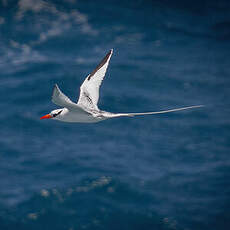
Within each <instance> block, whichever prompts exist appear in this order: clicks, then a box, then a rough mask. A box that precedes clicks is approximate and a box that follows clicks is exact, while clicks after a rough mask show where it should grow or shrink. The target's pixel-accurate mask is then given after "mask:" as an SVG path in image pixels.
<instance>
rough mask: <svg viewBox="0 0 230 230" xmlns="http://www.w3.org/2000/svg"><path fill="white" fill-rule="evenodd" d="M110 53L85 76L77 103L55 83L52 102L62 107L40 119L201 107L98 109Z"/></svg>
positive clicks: (85, 119)
mask: <svg viewBox="0 0 230 230" xmlns="http://www.w3.org/2000/svg"><path fill="white" fill-rule="evenodd" d="M112 54H113V50H112V49H111V50H110V51H109V52H108V53H107V55H106V56H105V57H104V58H103V60H102V61H101V62H100V64H99V65H98V66H97V67H96V68H95V70H94V71H93V72H92V73H91V74H89V75H88V76H87V77H86V79H85V81H84V82H83V83H82V85H81V87H80V96H79V99H78V102H77V103H75V102H72V101H71V100H70V99H69V98H68V97H67V96H66V95H65V94H64V93H62V92H61V90H60V89H59V87H58V85H57V84H56V85H55V86H54V89H53V95H52V102H53V103H54V104H56V105H58V106H61V107H64V108H62V109H56V110H53V111H51V112H50V113H49V114H47V115H45V116H43V117H41V118H40V119H48V118H52V119H55V120H59V121H64V122H80V123H93V122H99V121H103V120H106V119H109V118H114V117H133V116H138V115H150V114H159V113H169V112H176V111H180V110H185V109H192V108H198V107H202V105H195V106H188V107H183V108H177V109H170V110H162V111H158V112H145V113H110V112H106V111H103V110H100V109H99V108H98V107H97V102H98V99H99V89H100V85H101V83H102V81H103V79H104V76H105V73H106V70H107V67H108V65H109V61H110V58H111V56H112Z"/></svg>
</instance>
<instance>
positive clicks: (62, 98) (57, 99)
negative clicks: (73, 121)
mask: <svg viewBox="0 0 230 230" xmlns="http://www.w3.org/2000/svg"><path fill="white" fill-rule="evenodd" d="M52 102H53V103H54V104H55V105H58V106H61V107H66V108H67V109H70V110H73V111H75V112H77V113H83V114H88V113H87V112H86V111H85V110H83V109H82V108H81V107H79V106H78V105H77V104H76V103H74V102H72V101H71V100H70V99H69V98H68V97H67V96H66V95H65V94H64V93H62V91H61V90H60V89H59V87H58V85H57V84H55V86H54V89H53V94H52Z"/></svg>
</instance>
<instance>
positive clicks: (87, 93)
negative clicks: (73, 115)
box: [77, 49, 113, 110]
mask: <svg viewBox="0 0 230 230" xmlns="http://www.w3.org/2000/svg"><path fill="white" fill-rule="evenodd" d="M112 54H113V50H112V49H111V50H110V51H109V52H108V53H107V54H106V56H105V57H104V58H103V60H102V61H101V62H100V64H99V65H98V66H97V67H96V68H95V70H94V71H93V72H92V73H91V74H89V75H88V76H87V77H86V79H85V81H84V82H83V83H82V85H81V88H80V96H79V99H78V102H77V104H78V105H79V106H82V107H85V108H87V109H90V110H98V107H97V102H98V99H99V89H100V85H101V83H102V81H103V79H104V76H105V73H106V70H107V67H108V65H109V60H110V58H111V56H112Z"/></svg>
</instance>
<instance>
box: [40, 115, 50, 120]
mask: <svg viewBox="0 0 230 230" xmlns="http://www.w3.org/2000/svg"><path fill="white" fill-rule="evenodd" d="M49 118H52V116H51V115H49V114H47V115H45V116H43V117H40V119H49Z"/></svg>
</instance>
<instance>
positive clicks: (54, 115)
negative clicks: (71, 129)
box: [53, 110, 62, 117]
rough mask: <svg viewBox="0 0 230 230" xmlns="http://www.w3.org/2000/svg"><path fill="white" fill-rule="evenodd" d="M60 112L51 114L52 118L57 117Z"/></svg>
mask: <svg viewBox="0 0 230 230" xmlns="http://www.w3.org/2000/svg"><path fill="white" fill-rule="evenodd" d="M61 112H62V110H61V111H59V112H58V113H55V114H53V117H56V116H57V115H59V114H60V113H61Z"/></svg>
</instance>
